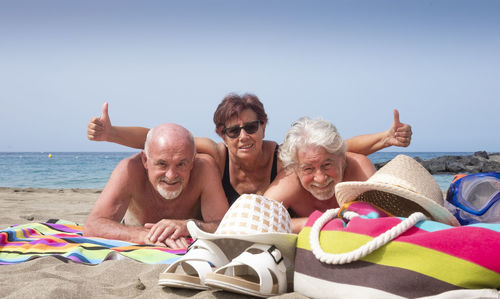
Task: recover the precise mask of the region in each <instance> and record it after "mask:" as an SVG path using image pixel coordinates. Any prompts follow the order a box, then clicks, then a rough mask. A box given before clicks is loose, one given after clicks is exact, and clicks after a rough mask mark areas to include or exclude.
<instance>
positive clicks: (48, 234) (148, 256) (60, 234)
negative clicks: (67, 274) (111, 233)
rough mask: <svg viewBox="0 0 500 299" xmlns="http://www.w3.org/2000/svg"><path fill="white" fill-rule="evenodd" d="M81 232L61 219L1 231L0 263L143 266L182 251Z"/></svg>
mask: <svg viewBox="0 0 500 299" xmlns="http://www.w3.org/2000/svg"><path fill="white" fill-rule="evenodd" d="M82 231H83V227H82V226H80V225H78V224H76V223H73V222H69V221H64V220H49V221H47V222H46V223H28V224H23V225H17V226H12V227H10V228H7V229H5V230H2V231H0V264H16V263H22V262H25V261H28V260H31V259H34V258H37V257H44V256H55V257H57V258H60V259H63V260H71V261H73V262H77V263H84V264H91V265H96V264H99V263H101V262H103V261H105V260H111V259H124V258H130V259H133V260H136V261H139V262H143V263H147V264H170V263H172V262H174V261H175V260H177V259H178V258H179V255H180V254H184V253H185V250H172V249H167V248H164V247H156V246H152V245H139V244H134V243H128V242H124V241H118V240H109V239H102V238H89V237H83V233H82Z"/></svg>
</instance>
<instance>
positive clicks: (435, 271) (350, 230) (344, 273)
mask: <svg viewBox="0 0 500 299" xmlns="http://www.w3.org/2000/svg"><path fill="white" fill-rule="evenodd" d="M321 215H322V213H321V212H319V211H316V212H314V213H313V214H311V216H310V217H309V219H308V221H307V224H306V226H305V228H304V229H303V230H302V231H301V232H300V234H299V236H298V240H297V251H296V260H295V273H294V274H295V275H294V289H295V291H297V292H299V293H301V294H303V295H306V296H310V297H314V298H321V297H328V298H351V299H352V298H392V297H399V296H401V297H406V298H416V297H425V296H434V295H438V294H440V295H441V296H443V298H444V297H445V296H444V295H446V296H452V297H454V296H458V297H463V296H465V297H475V298H477V297H481V298H482V297H484V298H498V297H499V293H498V291H497V289H498V288H500V224H474V225H468V226H462V227H451V226H448V225H445V224H442V223H438V222H434V221H428V220H425V221H420V222H418V223H417V224H416V225H415V226H412V227H411V228H410V229H409V230H407V231H406V232H404V233H403V234H402V235H400V236H399V237H396V238H395V239H394V240H392V241H389V242H388V243H387V244H386V245H384V246H382V247H380V248H379V249H377V250H375V251H374V252H372V253H370V254H368V255H366V256H364V257H362V258H360V259H359V260H356V261H353V262H350V263H345V264H328V263H323V262H321V261H320V260H318V258H317V256H315V254H313V251H312V249H311V244H310V236H311V228H312V226H313V224H314V223H315V222H316V220H317V219H318V218H319V217H320V216H321ZM405 219H406V218H398V217H382V218H375V219H369V218H368V217H363V216H362V217H354V218H352V219H351V220H350V221H349V222H348V224H345V222H344V221H343V220H342V219H338V218H336V219H333V220H330V221H328V222H326V224H325V225H324V226H323V227H322V229H321V231H320V234H319V244H320V246H321V248H322V250H323V251H324V252H325V253H329V254H340V253H346V252H350V251H353V250H355V249H357V248H360V247H361V246H362V245H363V244H366V243H367V242H369V241H370V240H373V239H374V238H376V237H377V236H379V235H381V234H382V233H384V232H386V231H388V230H389V229H391V228H393V227H395V226H396V225H398V224H399V223H401V222H402V221H404V220H405ZM313 233H314V230H313ZM446 298H448V297H446Z"/></svg>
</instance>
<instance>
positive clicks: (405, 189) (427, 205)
mask: <svg viewBox="0 0 500 299" xmlns="http://www.w3.org/2000/svg"><path fill="white" fill-rule="evenodd" d="M335 196H336V198H337V202H338V204H339V206H341V207H342V206H343V205H344V204H345V203H347V202H351V201H355V200H356V201H364V202H369V203H372V204H374V205H376V206H377V207H379V208H382V209H384V210H385V211H387V212H389V213H391V214H392V215H394V216H398V217H408V216H410V215H411V214H412V213H413V212H422V213H424V214H425V215H426V216H428V217H430V218H432V219H433V220H435V221H439V222H443V223H446V224H449V225H454V226H458V225H459V223H458V221H457V219H456V218H455V217H453V215H452V214H451V213H450V212H449V211H448V210H447V209H446V208H445V207H444V201H443V193H442V191H441V189H440V187H439V185H438V184H437V182H436V180H435V179H434V178H433V177H432V175H431V174H430V173H429V172H428V171H427V170H426V169H425V168H424V167H423V166H422V165H420V163H418V162H417V161H415V160H414V159H413V158H411V157H408V156H405V155H398V156H396V157H395V158H394V159H392V160H391V161H390V162H388V163H387V164H386V165H385V166H383V167H382V168H380V169H379V170H378V171H377V172H376V173H375V174H374V175H372V176H371V177H370V178H369V179H368V180H367V181H365V182H343V183H339V184H337V186H336V187H335Z"/></svg>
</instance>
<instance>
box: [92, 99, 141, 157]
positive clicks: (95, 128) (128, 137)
mask: <svg viewBox="0 0 500 299" xmlns="http://www.w3.org/2000/svg"><path fill="white" fill-rule="evenodd" d="M148 131H149V129H148V128H142V127H117V126H112V125H111V120H110V119H109V114H108V103H107V102H106V103H104V104H103V105H102V114H101V116H99V117H93V118H92V119H91V120H90V122H89V124H88V125H87V137H88V139H89V140H93V141H108V142H113V143H118V144H121V145H125V146H128V147H132V148H137V149H143V148H144V142H145V141H146V135H147V134H148Z"/></svg>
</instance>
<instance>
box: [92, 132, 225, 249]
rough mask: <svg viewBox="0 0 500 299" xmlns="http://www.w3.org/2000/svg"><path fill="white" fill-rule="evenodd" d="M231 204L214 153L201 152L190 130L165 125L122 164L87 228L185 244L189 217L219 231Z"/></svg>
mask: <svg viewBox="0 0 500 299" xmlns="http://www.w3.org/2000/svg"><path fill="white" fill-rule="evenodd" d="M227 209H228V203H227V200H226V197H225V195H224V191H223V189H222V185H221V178H220V174H219V172H218V171H217V166H216V164H215V162H214V160H213V158H211V157H210V156H208V155H197V154H196V151H195V145H194V140H193V136H192V135H191V133H190V132H189V131H188V130H186V129H185V128H183V127H181V126H179V125H176V124H163V125H160V126H157V127H155V128H153V129H151V130H150V131H149V133H148V135H147V138H146V144H145V149H144V150H143V151H142V152H141V153H140V154H135V155H133V156H131V157H129V158H126V159H124V160H122V161H121V162H120V163H119V164H118V165H117V166H116V168H115V170H114V171H113V173H112V174H111V177H110V179H109V181H108V183H107V184H106V187H105V188H104V190H103V192H102V193H101V195H100V196H99V199H98V200H97V202H96V203H95V206H94V208H93V210H92V212H91V213H90V215H89V217H88V218H87V221H86V222H85V226H84V230H83V233H84V235H85V236H92V237H102V238H108V239H118V240H124V241H128V242H133V243H146V244H156V245H163V246H167V247H170V248H174V249H177V248H185V247H187V246H188V242H187V240H186V237H187V236H188V234H189V233H188V230H187V228H186V223H187V220H189V219H197V221H195V223H197V225H198V226H200V227H201V228H202V229H203V230H204V231H209V232H214V231H215V229H216V228H217V226H218V224H219V221H220V220H221V219H222V217H223V216H224V214H225V212H226V211H227Z"/></svg>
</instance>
